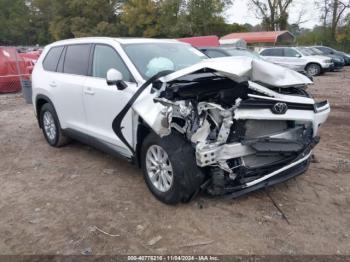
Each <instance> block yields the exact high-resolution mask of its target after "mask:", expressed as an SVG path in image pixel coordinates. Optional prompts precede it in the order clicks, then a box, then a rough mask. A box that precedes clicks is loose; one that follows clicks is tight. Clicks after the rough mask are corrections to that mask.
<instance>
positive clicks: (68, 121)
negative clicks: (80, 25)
mask: <svg viewBox="0 0 350 262" xmlns="http://www.w3.org/2000/svg"><path fill="white" fill-rule="evenodd" d="M90 49H91V45H90V44H74V45H67V46H66V47H65V50H64V54H63V55H62V56H61V59H60V61H59V63H58V67H57V74H56V78H55V79H52V81H51V82H50V86H51V87H52V90H53V93H54V98H55V101H54V104H55V107H56V111H57V113H58V114H59V117H60V122H61V125H62V128H72V129H75V130H78V131H83V132H84V131H85V130H86V126H85V123H86V121H85V114H84V107H83V97H82V94H83V87H84V84H85V81H86V78H87V73H88V64H89V63H88V62H89V56H90Z"/></svg>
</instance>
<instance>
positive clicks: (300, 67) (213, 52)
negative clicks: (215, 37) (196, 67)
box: [199, 47, 313, 80]
mask: <svg viewBox="0 0 350 262" xmlns="http://www.w3.org/2000/svg"><path fill="white" fill-rule="evenodd" d="M199 50H200V51H202V52H203V53H204V54H206V55H207V56H209V57H210V58H217V57H228V56H246V57H250V58H254V59H264V58H263V57H262V56H260V55H259V54H258V53H256V52H254V51H251V50H248V49H242V48H233V47H201V48H199ZM269 62H271V61H269ZM279 65H280V66H283V67H286V68H289V69H291V70H294V71H297V72H299V73H301V74H303V75H306V76H307V77H309V78H310V79H311V80H313V79H312V76H310V75H308V74H307V72H306V71H305V69H304V68H305V64H304V62H302V61H294V62H290V63H285V64H279Z"/></svg>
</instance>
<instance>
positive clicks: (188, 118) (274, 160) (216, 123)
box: [132, 61, 330, 197]
mask: <svg viewBox="0 0 350 262" xmlns="http://www.w3.org/2000/svg"><path fill="white" fill-rule="evenodd" d="M250 62H251V67H250V68H247V67H246V68H243V69H241V70H240V71H239V72H234V73H232V70H227V69H222V64H221V65H220V66H221V67H220V68H217V67H216V66H215V65H213V64H205V65H202V66H198V65H197V66H195V67H193V68H191V69H186V70H182V72H179V71H178V72H175V73H173V74H170V75H166V76H164V77H160V78H156V79H153V80H154V81H152V85H151V86H149V92H144V94H143V95H142V96H141V97H140V98H139V99H138V100H137V101H136V102H135V103H134V104H133V105H132V108H133V110H134V111H135V112H136V114H138V115H139V116H140V117H141V118H142V119H143V120H144V121H145V122H146V123H147V124H148V125H149V126H150V127H151V128H152V129H153V131H154V132H155V133H156V134H158V135H159V136H161V137H164V136H168V135H170V134H172V132H178V133H180V134H182V135H183V137H184V139H186V140H188V141H189V142H190V143H191V144H192V146H193V148H194V150H195V156H196V162H197V163H194V164H196V165H197V166H198V167H200V168H201V169H202V170H203V172H204V173H205V174H206V175H207V180H206V182H205V184H204V185H203V189H205V190H206V191H207V192H209V193H210V194H212V195H228V196H230V197H237V196H240V195H242V194H245V193H247V192H250V191H253V190H256V189H259V188H262V187H265V186H268V185H272V184H275V183H279V182H282V181H284V180H287V179H289V178H291V177H293V176H296V175H299V174H301V173H303V172H304V171H305V170H306V169H307V167H308V165H309V161H310V157H311V154H312V151H311V150H312V148H313V147H314V146H315V145H316V144H317V143H318V141H319V138H318V136H317V130H318V128H319V126H320V125H321V124H322V123H324V122H325V121H326V119H327V117H328V114H329V112H330V107H329V104H328V102H326V101H325V102H321V103H318V104H317V103H315V101H314V100H313V99H312V98H310V97H309V95H308V94H307V93H306V92H305V91H304V89H303V88H302V87H303V85H302V84H301V83H302V81H299V80H300V79H303V78H300V79H297V80H296V81H295V83H294V84H293V85H289V84H288V85H286V84H285V82H286V79H279V80H278V81H276V82H273V81H271V79H273V77H272V76H271V75H270V76H267V75H266V70H265V71H264V70H262V69H261V68H262V67H261V66H262V65H261V64H258V65H255V66H254V62H253V61H250ZM259 66H260V67H259ZM296 76H297V77H301V76H299V75H296ZM252 80H254V81H252ZM280 80H281V81H282V82H283V84H281V81H280ZM287 80H288V79H287ZM293 80H295V78H293V79H292V78H291V79H290V81H289V82H293ZM298 81H299V82H298ZM305 81H306V84H309V82H307V81H308V80H305ZM287 82H288V81H287ZM267 86H268V87H269V88H268V87H267Z"/></svg>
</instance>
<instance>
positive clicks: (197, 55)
mask: <svg viewBox="0 0 350 262" xmlns="http://www.w3.org/2000/svg"><path fill="white" fill-rule="evenodd" d="M123 48H124V50H125V52H126V54H127V55H128V56H129V58H130V60H131V61H132V62H133V63H134V65H135V66H136V68H137V70H138V71H139V72H140V74H141V75H142V77H143V78H145V79H149V78H151V77H152V76H154V75H156V74H157V73H159V72H161V71H164V70H171V71H177V70H180V69H183V68H185V67H188V66H191V65H194V64H197V63H198V62H200V61H202V60H204V59H206V58H208V57H207V56H205V55H204V54H203V53H201V52H200V51H198V50H197V49H195V48H193V47H192V46H190V45H187V44H182V43H139V44H125V45H123Z"/></svg>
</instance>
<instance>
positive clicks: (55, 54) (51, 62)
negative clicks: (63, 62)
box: [43, 46, 64, 72]
mask: <svg viewBox="0 0 350 262" xmlns="http://www.w3.org/2000/svg"><path fill="white" fill-rule="evenodd" d="M63 48H64V47H63V46H58V47H53V48H51V49H50V50H49V52H48V53H47V55H46V57H45V59H44V62H43V67H44V69H45V70H46V71H52V72H55V71H56V68H57V64H58V60H59V59H60V57H61V54H62V51H63Z"/></svg>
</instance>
